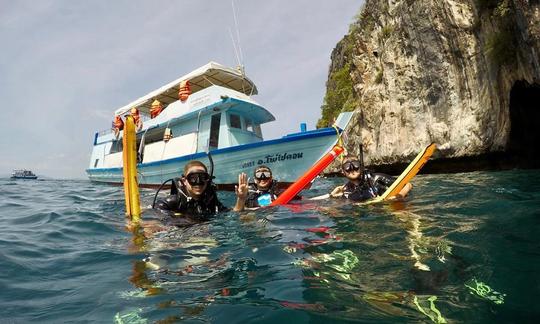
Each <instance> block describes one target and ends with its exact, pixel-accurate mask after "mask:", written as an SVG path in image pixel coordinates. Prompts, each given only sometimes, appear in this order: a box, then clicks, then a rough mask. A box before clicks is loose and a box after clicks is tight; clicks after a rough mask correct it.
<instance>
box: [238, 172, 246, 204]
mask: <svg viewBox="0 0 540 324" xmlns="http://www.w3.org/2000/svg"><path fill="white" fill-rule="evenodd" d="M235 191H236V196H237V197H238V198H240V199H246V198H247V195H248V180H247V174H245V173H244V172H242V173H240V174H239V175H238V185H237V186H235Z"/></svg>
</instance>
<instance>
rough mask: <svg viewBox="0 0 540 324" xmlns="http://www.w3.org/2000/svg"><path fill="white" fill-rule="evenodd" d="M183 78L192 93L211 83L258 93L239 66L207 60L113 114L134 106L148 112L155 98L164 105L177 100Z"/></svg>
mask: <svg viewBox="0 0 540 324" xmlns="http://www.w3.org/2000/svg"><path fill="white" fill-rule="evenodd" d="M185 80H189V83H190V87H191V92H192V93H195V92H197V91H199V90H202V89H204V88H207V87H209V86H212V85H220V86H223V87H227V88H230V89H233V90H236V91H238V92H242V93H244V94H246V95H248V96H251V95H256V94H257V93H258V91H257V87H256V86H255V84H254V83H253V81H251V80H250V79H249V78H248V77H246V76H245V74H244V72H243V70H242V69H241V68H238V69H233V68H229V67H226V66H224V65H221V64H219V63H216V62H209V63H208V64H206V65H203V66H201V67H200V68H198V69H196V70H194V71H192V72H190V73H188V74H186V75H184V76H182V77H180V78H178V79H176V80H174V81H171V82H169V83H168V84H166V85H164V86H162V87H160V88H159V89H156V90H154V91H152V92H150V93H149V94H147V95H145V96H143V97H141V98H139V99H137V100H135V101H133V102H130V103H129V104H127V105H125V106H123V107H121V108H119V109H117V110H116V111H115V112H114V114H115V115H116V116H118V115H123V114H126V113H127V112H128V111H129V110H130V109H131V108H133V107H136V108H137V109H139V111H141V112H143V113H147V114H149V112H150V106H151V104H152V102H153V101H154V100H156V99H157V100H159V101H160V102H161V103H162V104H163V105H164V106H167V105H169V104H170V103H172V102H175V101H177V100H178V91H179V90H180V83H181V82H182V81H185Z"/></svg>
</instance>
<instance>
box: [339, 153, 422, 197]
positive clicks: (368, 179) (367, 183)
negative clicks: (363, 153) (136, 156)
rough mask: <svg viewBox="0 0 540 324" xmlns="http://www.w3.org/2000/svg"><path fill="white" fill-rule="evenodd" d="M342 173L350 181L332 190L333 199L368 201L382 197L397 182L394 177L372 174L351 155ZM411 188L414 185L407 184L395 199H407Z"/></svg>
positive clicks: (345, 159) (342, 165)
mask: <svg viewBox="0 0 540 324" xmlns="http://www.w3.org/2000/svg"><path fill="white" fill-rule="evenodd" d="M341 172H342V173H343V175H344V176H345V177H346V178H347V179H348V180H349V181H348V182H347V183H346V184H345V185H343V186H338V187H336V188H335V189H334V190H332V192H331V193H330V197H332V198H345V199H349V200H352V201H355V202H361V201H366V200H369V199H372V198H375V197H377V196H380V195H382V194H383V193H384V192H385V191H386V189H388V187H390V185H392V183H393V182H394V181H395V178H394V177H391V176H389V175H387V174H384V173H372V172H370V171H369V170H367V169H365V168H364V165H363V163H362V162H361V160H360V159H359V158H358V157H356V156H350V155H349V156H346V157H345V158H344V159H343V162H342V164H341ZM411 188H412V185H411V184H410V183H407V184H406V185H405V187H403V189H402V190H401V191H400V192H399V193H398V194H397V195H396V196H395V198H403V197H405V196H406V195H407V193H408V192H409V191H410V190H411Z"/></svg>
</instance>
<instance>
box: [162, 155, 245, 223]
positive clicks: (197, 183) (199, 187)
mask: <svg viewBox="0 0 540 324" xmlns="http://www.w3.org/2000/svg"><path fill="white" fill-rule="evenodd" d="M238 180H239V185H238V186H237V196H238V198H237V202H236V205H235V207H234V210H235V211H236V210H240V208H239V207H238V206H242V209H243V205H244V203H245V196H246V195H247V176H246V175H245V174H244V173H243V174H240V175H239V176H238ZM168 181H169V180H168ZM156 195H157V193H156ZM153 207H155V208H157V209H159V210H161V211H163V212H165V213H167V214H169V215H171V217H172V219H173V221H172V222H173V223H176V222H175V221H174V220H175V219H178V218H179V217H176V216H177V214H181V216H186V217H187V218H189V222H190V223H193V222H198V221H206V220H208V219H210V218H211V217H212V216H214V215H215V214H217V213H219V212H223V211H228V210H229V208H227V207H225V206H224V205H223V204H222V203H221V202H220V201H219V199H218V197H217V193H216V188H215V185H214V184H213V183H212V176H211V175H210V174H208V171H207V169H206V166H205V165H204V163H202V162H200V161H190V162H188V163H187V164H186V166H185V167H184V174H183V175H182V177H180V178H176V179H172V186H171V193H170V195H169V196H168V197H167V198H165V199H160V200H158V201H157V203H155V204H154V206H153ZM180 218H181V219H184V217H180ZM180 223H185V220H182V221H180Z"/></svg>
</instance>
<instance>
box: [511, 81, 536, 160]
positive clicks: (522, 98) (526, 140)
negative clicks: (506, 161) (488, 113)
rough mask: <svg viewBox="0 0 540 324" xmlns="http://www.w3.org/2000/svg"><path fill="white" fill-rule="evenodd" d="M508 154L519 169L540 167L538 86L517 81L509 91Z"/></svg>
mask: <svg viewBox="0 0 540 324" xmlns="http://www.w3.org/2000/svg"><path fill="white" fill-rule="evenodd" d="M510 125H511V128H510V136H509V140H508V153H509V154H511V155H515V156H516V158H517V160H518V161H517V162H518V166H520V167H539V166H540V163H539V161H540V84H538V83H535V84H529V83H528V82H527V81H525V80H520V81H517V82H516V83H515V84H514V86H513V87H512V90H511V91H510Z"/></svg>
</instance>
